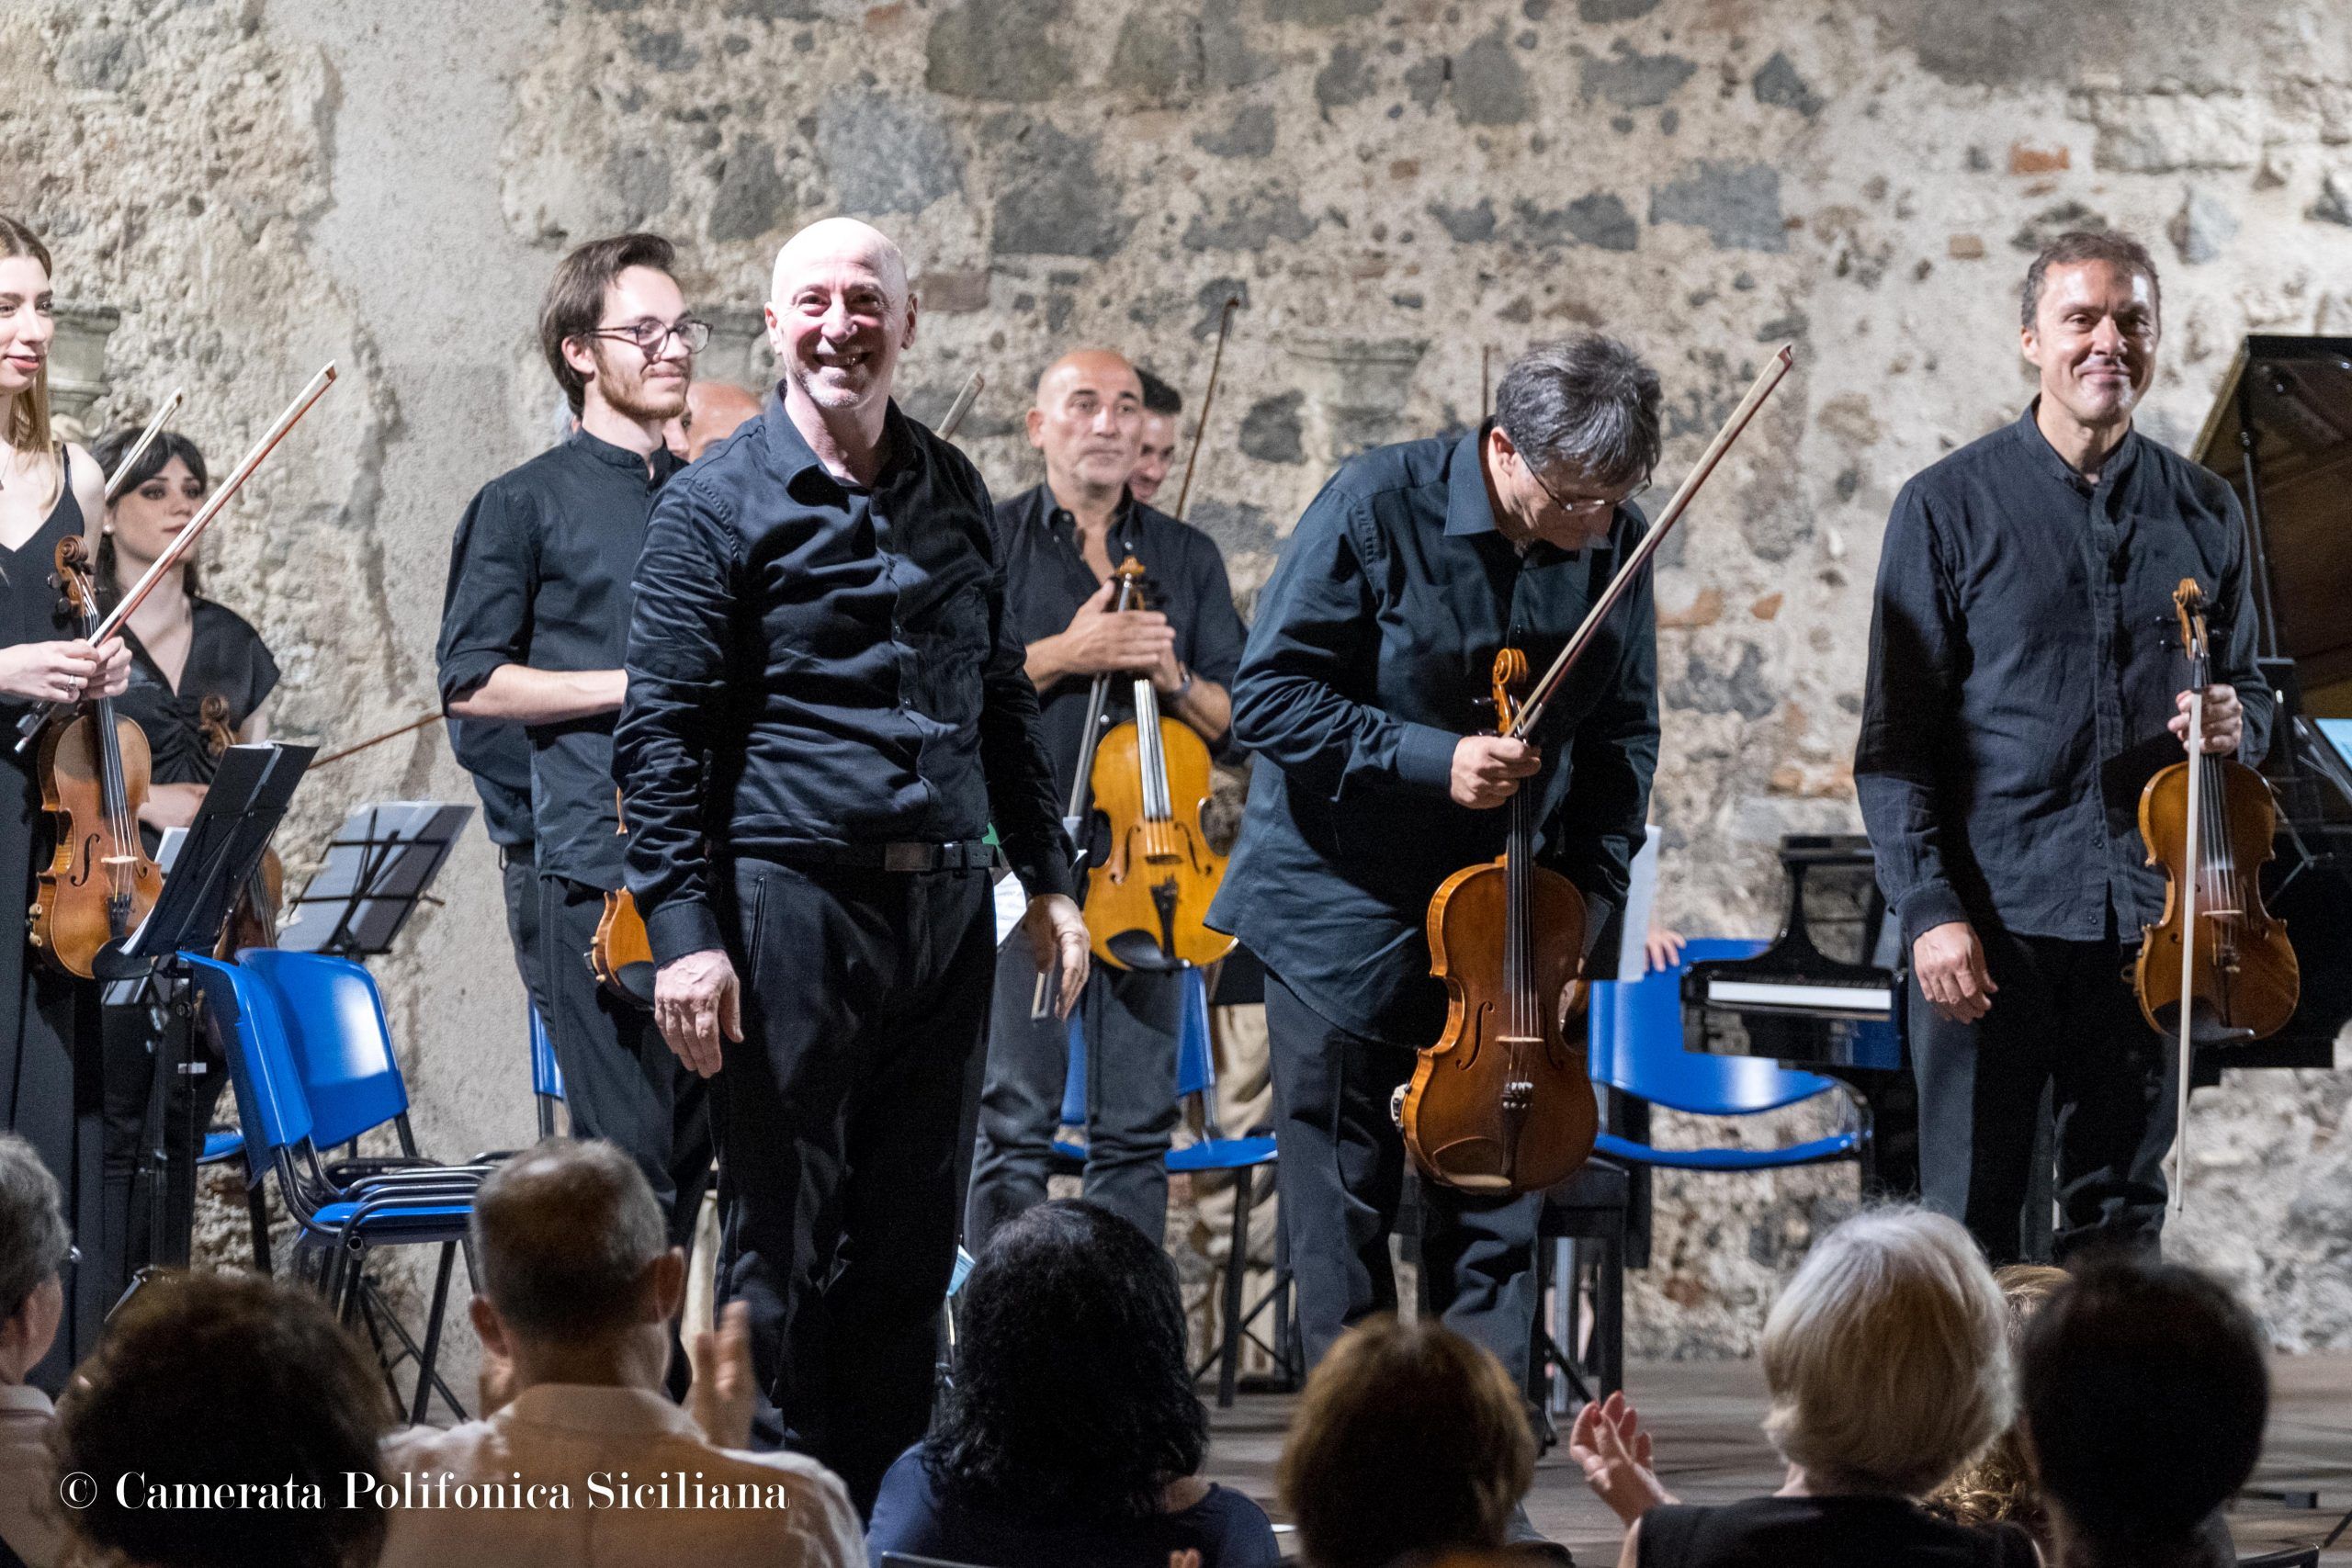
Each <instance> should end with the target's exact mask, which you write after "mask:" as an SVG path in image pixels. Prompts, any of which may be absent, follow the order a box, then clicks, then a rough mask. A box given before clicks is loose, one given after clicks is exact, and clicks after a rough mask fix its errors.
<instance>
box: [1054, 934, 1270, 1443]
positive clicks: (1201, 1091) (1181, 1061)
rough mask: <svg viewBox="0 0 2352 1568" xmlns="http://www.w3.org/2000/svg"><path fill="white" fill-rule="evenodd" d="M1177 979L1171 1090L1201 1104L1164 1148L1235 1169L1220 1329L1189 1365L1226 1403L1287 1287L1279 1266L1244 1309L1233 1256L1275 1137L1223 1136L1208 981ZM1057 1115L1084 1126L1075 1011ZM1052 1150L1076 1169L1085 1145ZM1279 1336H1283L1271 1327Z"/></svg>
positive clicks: (1178, 1160)
mask: <svg viewBox="0 0 2352 1568" xmlns="http://www.w3.org/2000/svg"><path fill="white" fill-rule="evenodd" d="M1181 984H1182V1003H1181V1011H1180V1013H1179V1016H1178V1021H1177V1029H1176V1098H1177V1099H1178V1100H1180V1101H1182V1100H1192V1101H1193V1103H1194V1104H1195V1105H1197V1106H1198V1108H1199V1114H1200V1120H1201V1129H1202V1136H1201V1137H1200V1138H1198V1139H1196V1140H1195V1141H1193V1142H1192V1143H1189V1144H1182V1145H1176V1146H1175V1147H1172V1148H1170V1150H1169V1151H1168V1155H1167V1165H1168V1168H1169V1170H1170V1172H1171V1173H1174V1172H1183V1173H1187V1174H1191V1173H1194V1172H1200V1171H1214V1170H1230V1171H1238V1172H1240V1173H1242V1174H1240V1175H1239V1176H1238V1178H1237V1179H1235V1182H1234V1193H1233V1240H1232V1247H1233V1250H1232V1253H1231V1258H1232V1260H1233V1261H1232V1262H1229V1263H1228V1264H1227V1268H1226V1271H1225V1313H1224V1319H1225V1335H1224V1338H1223V1341H1222V1343H1221V1344H1220V1345H1219V1346H1218V1348H1217V1349H1216V1353H1215V1354H1213V1355H1212V1356H1210V1357H1209V1359H1207V1360H1205V1361H1203V1362H1202V1363H1201V1364H1200V1366H1199V1367H1197V1368H1195V1369H1194V1370H1193V1378H1194V1379H1195V1380H1196V1381H1197V1380H1198V1379H1200V1378H1202V1377H1204V1376H1205V1375H1207V1372H1208V1371H1209V1369H1210V1368H1211V1367H1215V1368H1216V1369H1217V1380H1216V1387H1217V1393H1216V1402H1217V1405H1218V1407H1219V1408H1221V1409H1225V1408H1230V1407H1231V1406H1232V1404H1233V1398H1234V1393H1235V1390H1236V1386H1237V1384H1238V1380H1239V1376H1240V1368H1241V1342H1242V1340H1243V1338H1244V1337H1250V1336H1249V1327H1250V1324H1251V1323H1254V1322H1255V1321H1257V1318H1258V1314H1260V1313H1261V1312H1263V1311H1264V1310H1265V1309H1266V1308H1267V1307H1268V1306H1269V1305H1271V1304H1272V1303H1274V1302H1276V1301H1277V1300H1278V1299H1280V1297H1281V1296H1282V1294H1283V1292H1284V1291H1285V1290H1286V1289H1287V1288H1288V1286H1289V1282H1290V1278H1289V1273H1288V1271H1287V1269H1277V1270H1276V1273H1275V1279H1274V1284H1273V1287H1272V1289H1271V1290H1269V1291H1268V1292H1266V1294H1265V1295H1264V1296H1262V1297H1261V1298H1260V1299H1259V1301H1258V1303H1257V1304H1256V1305H1254V1306H1252V1307H1250V1309H1249V1310H1248V1311H1246V1312H1245V1311H1243V1310H1242V1304H1241V1285H1242V1275H1243V1274H1244V1273H1245V1272H1246V1269H1244V1268H1241V1267H1236V1266H1235V1265H1236V1264H1238V1263H1241V1262H1243V1261H1244V1260H1246V1259H1247V1258H1249V1256H1250V1211H1251V1210H1252V1209H1254V1208H1255V1207H1256V1206H1257V1203H1258V1201H1259V1199H1260V1198H1261V1196H1262V1194H1261V1193H1260V1192H1259V1190H1258V1179H1257V1174H1256V1172H1257V1169H1258V1168H1259V1167H1261V1166H1267V1165H1272V1164H1273V1163H1274V1159H1275V1147H1274V1140H1273V1137H1272V1134H1264V1133H1260V1134H1251V1135H1249V1136H1246V1137H1238V1138H1229V1137H1227V1136H1226V1135H1225V1133H1224V1130H1223V1129H1222V1128H1221V1127H1219V1126H1218V1125H1217V1120H1216V1051H1215V1049H1214V1048H1213V1046H1212V1044H1211V1043H1210V1040H1209V988H1208V976H1207V973H1206V971H1204V970H1201V969H1187V970H1185V971H1184V972H1183V974H1182V977H1181ZM1061 1119H1062V1122H1063V1123H1064V1125H1067V1126H1073V1127H1082V1126H1084V1125H1085V1124H1086V1033H1085V1031H1084V1030H1083V1029H1081V1028H1080V1026H1079V1021H1078V1015H1077V1014H1075V1013H1073V1014H1071V1015H1070V1021H1069V1070H1068V1071H1067V1072H1066V1073H1065V1074H1064V1075H1063V1077H1062V1109H1061ZM1054 1154H1055V1156H1057V1161H1058V1163H1059V1166H1060V1168H1062V1169H1063V1170H1065V1171H1075V1170H1078V1169H1082V1168H1084V1166H1085V1163H1086V1151H1085V1150H1084V1149H1083V1148H1080V1146H1079V1145H1076V1144H1071V1143H1066V1142H1064V1141H1062V1140H1060V1139H1056V1140H1055V1142H1054ZM1275 1337H1276V1339H1277V1340H1281V1339H1283V1338H1285V1337H1286V1336H1283V1335H1281V1334H1277V1335H1276V1336H1275ZM1260 1344H1261V1348H1264V1349H1265V1350H1266V1352H1267V1354H1269V1355H1271V1356H1272V1357H1273V1358H1274V1359H1275V1360H1276V1361H1278V1362H1280V1363H1282V1364H1283V1365H1284V1366H1289V1365H1290V1364H1291V1358H1290V1357H1289V1356H1287V1355H1286V1354H1285V1353H1284V1352H1283V1350H1282V1349H1279V1348H1276V1347H1274V1346H1271V1345H1265V1344H1264V1342H1263V1341H1261V1342H1260Z"/></svg>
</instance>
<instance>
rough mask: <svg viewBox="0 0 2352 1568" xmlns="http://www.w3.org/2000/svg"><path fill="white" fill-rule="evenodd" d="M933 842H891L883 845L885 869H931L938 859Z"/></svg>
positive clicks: (883, 866)
mask: <svg viewBox="0 0 2352 1568" xmlns="http://www.w3.org/2000/svg"><path fill="white" fill-rule="evenodd" d="M937 860H938V849H937V847H936V846H935V845H932V844H913V843H891V844H885V845H883V846H882V869H883V870H884V871H929V870H930V869H931V868H932V867H933V865H934V864H936V863H937Z"/></svg>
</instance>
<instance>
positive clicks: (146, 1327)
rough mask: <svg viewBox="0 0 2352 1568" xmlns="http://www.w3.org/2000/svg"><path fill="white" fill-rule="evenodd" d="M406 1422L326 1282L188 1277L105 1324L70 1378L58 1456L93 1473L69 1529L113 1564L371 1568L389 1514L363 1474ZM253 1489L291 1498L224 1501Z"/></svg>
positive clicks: (54, 1441) (159, 1285)
mask: <svg viewBox="0 0 2352 1568" xmlns="http://www.w3.org/2000/svg"><path fill="white" fill-rule="evenodd" d="M391 1423H392V1411H391V1408H390V1403H389V1402H388V1401H387V1400H386V1398H385V1395H384V1384H383V1381H382V1379H381V1377H380V1375H379V1373H378V1371H377V1370H376V1367H375V1365H374V1363H373V1361H372V1360H371V1359H370V1358H369V1357H368V1354H367V1352H366V1351H365V1350H363V1349H362V1348H360V1346H359V1345H358V1343H357V1342H356V1341H355V1340H354V1339H353V1338H352V1337H351V1336H350V1335H349V1334H348V1333H346V1332H345V1330H344V1328H343V1327H342V1325H339V1324H337V1323H336V1322H335V1320H334V1315H333V1314H331V1313H329V1312H328V1310H327V1308H326V1305H325V1303H323V1302H322V1301H321V1300H320V1299H319V1297H318V1296H317V1295H316V1294H315V1293H314V1292H309V1291H304V1290H300V1289H298V1288H296V1287H294V1286H291V1285H285V1284H280V1283H278V1282H277V1281H275V1280H265V1279H261V1278H259V1277H257V1276H254V1275H250V1274H175V1275H165V1276H162V1277H160V1278H155V1279H152V1280H150V1282H149V1283H148V1285H147V1287H146V1288H145V1289H143V1290H141V1292H139V1293H138V1294H137V1295H135V1296H133V1297H132V1298H131V1299H130V1303H128V1304H127V1305H125V1306H124V1307H123V1308H122V1309H121V1310H120V1311H119V1312H118V1313H117V1314H115V1316H114V1318H113V1320H112V1321H111V1322H110V1323H109V1324H108V1325H107V1333H106V1337H104V1338H103V1339H101V1340H100V1341H99V1343H98V1348H97V1352H96V1354H95V1355H93V1356H92V1357H91V1358H90V1359H88V1360H86V1361H85V1362H83V1363H82V1365H81V1367H80V1368H79V1369H78V1370H77V1371H76V1372H75V1374H74V1381H73V1382H72V1383H71V1384H70V1385H69V1386H68V1388H67V1389H66V1392H65V1396H64V1399H63V1401H62V1403H61V1404H60V1405H59V1407H58V1416H57V1425H56V1427H54V1428H53V1429H52V1431H51V1436H50V1450H51V1454H52V1456H53V1457H54V1459H55V1461H56V1466H57V1471H58V1473H60V1474H61V1475H71V1474H74V1473H77V1472H78V1473H80V1474H84V1475H88V1476H91V1477H94V1478H95V1479H96V1485H95V1486H93V1487H92V1488H91V1489H90V1492H89V1497H90V1501H89V1502H88V1504H87V1506H83V1507H80V1508H77V1509H72V1510H68V1511H67V1513H66V1515H65V1520H66V1528H67V1530H68V1532H69V1533H70V1534H71V1536H72V1537H73V1539H74V1540H75V1541H76V1542H77V1543H78V1544H79V1545H80V1546H81V1547H82V1548H83V1549H84V1550H85V1551H88V1552H91V1553H93V1554H102V1555H103V1556H104V1559H105V1560H107V1561H110V1562H119V1563H124V1564H134V1565H138V1568H245V1565H247V1564H255V1563H265V1562H266V1563H268V1564H270V1568H364V1565H366V1564H368V1563H372V1562H375V1560H376V1554H377V1551H378V1550H379V1548H380V1547H381V1546H382V1544H383V1537H384V1515H383V1509H382V1506H381V1505H380V1502H379V1499H378V1496H377V1494H376V1491H375V1489H374V1488H373V1487H372V1486H360V1487H357V1488H354V1487H353V1486H352V1484H351V1483H350V1481H349V1479H348V1478H349V1477H351V1476H353V1475H359V1476H365V1475H368V1474H369V1473H370V1472H374V1471H375V1469H376V1462H377V1460H376V1448H377V1444H378V1443H379V1442H380V1441H381V1440H382V1439H383V1437H384V1434H385V1433H386V1432H387V1431H388V1430H390V1427H391ZM240 1483H244V1484H247V1485H252V1486H257V1487H273V1488H277V1489H279V1491H278V1493H277V1495H278V1496H280V1497H281V1498H290V1499H291V1501H290V1502H289V1503H288V1506H269V1507H254V1506H243V1507H240V1506H235V1504H234V1502H233V1501H229V1502H223V1501H221V1500H220V1499H221V1498H222V1497H223V1496H224V1495H227V1496H231V1497H233V1493H232V1492H231V1491H229V1490H228V1489H233V1488H234V1487H236V1486H237V1485H239V1484H240ZM313 1487H315V1488H316V1489H317V1491H316V1494H315V1497H316V1500H317V1502H318V1504H319V1506H307V1502H308V1499H309V1496H310V1489H311V1488H313ZM355 1491H356V1494H357V1495H356V1496H355V1495H353V1494H354V1492H355ZM208 1499H209V1502H208Z"/></svg>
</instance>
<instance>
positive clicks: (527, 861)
mask: <svg viewBox="0 0 2352 1568" xmlns="http://www.w3.org/2000/svg"><path fill="white" fill-rule="evenodd" d="M531 850H532V846H531V845H529V844H520V845H516V846H515V847H513V848H506V847H503V846H502V847H501V848H500V850H499V852H498V868H499V875H500V877H501V878H502V879H503V882H504V884H505V889H506V934H507V937H508V938H509V939H510V940H511V941H513V942H514V943H515V971H516V972H517V973H518V974H520V975H521V976H523V992H524V995H526V996H527V997H529V998H531V1005H532V1006H533V1007H535V1008H537V1009H538V1010H539V1021H541V1022H542V1023H544V1022H546V1021H547V1018H548V987H547V983H546V981H545V980H543V979H542V978H541V977H540V965H539V868H538V867H537V865H535V864H534V863H532V860H531ZM590 934H591V935H592V936H593V935H594V931H591V932H590Z"/></svg>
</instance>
